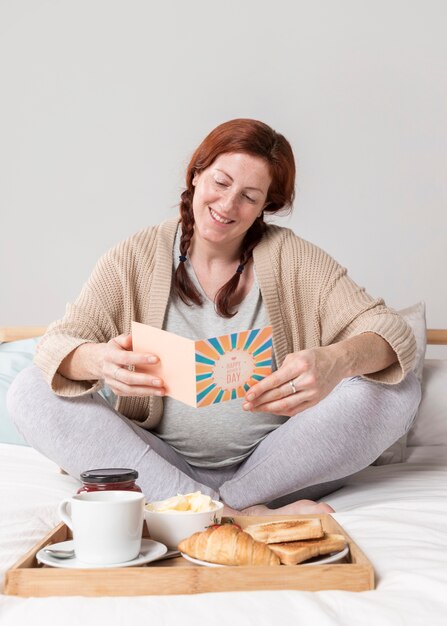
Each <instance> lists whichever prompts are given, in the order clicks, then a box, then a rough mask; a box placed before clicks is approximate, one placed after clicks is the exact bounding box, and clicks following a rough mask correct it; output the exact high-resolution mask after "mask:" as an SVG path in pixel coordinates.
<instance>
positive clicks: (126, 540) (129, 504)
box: [59, 491, 144, 565]
mask: <svg viewBox="0 0 447 626" xmlns="http://www.w3.org/2000/svg"><path fill="white" fill-rule="evenodd" d="M69 510H70V512H69ZM59 516H60V518H61V520H62V521H63V522H65V523H66V524H67V526H68V527H69V528H70V529H71V531H72V533H73V543H74V550H75V554H76V558H78V559H79V560H80V561H83V562H84V563H95V564H98V565H111V564H113V563H124V562H125V561H130V560H132V559H134V558H136V557H137V556H138V554H139V552H140V549H141V535H142V530H143V519H144V495H143V494H142V493H136V492H134V491H92V492H84V493H79V494H77V495H75V496H72V497H71V498H66V499H65V500H63V501H62V502H61V503H60V505H59Z"/></svg>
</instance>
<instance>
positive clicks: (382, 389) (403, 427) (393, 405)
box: [353, 372, 421, 436]
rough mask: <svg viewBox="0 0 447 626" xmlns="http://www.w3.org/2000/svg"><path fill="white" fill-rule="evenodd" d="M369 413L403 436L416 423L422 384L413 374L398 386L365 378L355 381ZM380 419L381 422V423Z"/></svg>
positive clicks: (409, 374)
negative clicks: (392, 426) (393, 427)
mask: <svg viewBox="0 0 447 626" xmlns="http://www.w3.org/2000/svg"><path fill="white" fill-rule="evenodd" d="M353 382H354V384H355V385H356V386H357V390H358V392H359V393H360V396H361V397H362V398H363V402H362V404H363V406H364V409H365V410H366V412H367V413H369V414H370V415H371V416H372V415H374V416H375V417H376V419H377V418H379V416H380V415H381V416H382V418H383V419H384V420H385V422H386V423H387V424H388V425H390V424H393V425H394V426H395V427H396V431H399V434H398V436H401V435H403V434H404V433H405V432H407V430H409V428H410V427H411V424H412V423H413V421H414V418H415V415H416V412H417V410H418V407H419V403H420V401H421V384H420V382H419V381H418V379H417V378H416V376H415V374H414V373H413V372H409V373H408V374H407V376H406V377H405V378H404V380H403V381H401V382H400V383H397V384H396V385H386V384H383V383H376V382H373V381H370V380H368V379H365V378H356V379H353ZM380 421H381V420H380V418H379V422H380Z"/></svg>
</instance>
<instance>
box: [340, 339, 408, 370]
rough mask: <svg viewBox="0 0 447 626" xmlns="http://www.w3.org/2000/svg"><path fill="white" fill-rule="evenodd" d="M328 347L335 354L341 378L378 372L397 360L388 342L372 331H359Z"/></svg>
mask: <svg viewBox="0 0 447 626" xmlns="http://www.w3.org/2000/svg"><path fill="white" fill-rule="evenodd" d="M328 347H329V348H331V349H332V350H333V352H334V354H335V358H336V362H337V367H338V368H339V372H340V374H342V378H349V377H352V376H362V375H364V374H372V373H374V372H379V371H381V370H383V369H386V368H387V367H389V366H390V365H392V364H393V363H395V362H396V361H397V356H396V353H395V352H394V350H393V349H392V347H391V346H390V344H389V343H388V342H387V341H385V339H383V338H382V337H381V336H380V335H377V334H376V333H373V332H365V333H361V334H360V335H356V336H355V337H350V338H349V339H345V340H343V341H340V342H338V343H334V344H332V345H331V346H328Z"/></svg>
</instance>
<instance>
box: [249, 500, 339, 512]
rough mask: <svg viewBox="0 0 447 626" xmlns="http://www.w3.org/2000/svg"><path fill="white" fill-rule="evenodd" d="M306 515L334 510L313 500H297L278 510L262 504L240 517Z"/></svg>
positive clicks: (251, 507) (250, 507) (252, 507)
mask: <svg viewBox="0 0 447 626" xmlns="http://www.w3.org/2000/svg"><path fill="white" fill-rule="evenodd" d="M306 513H334V509H333V508H332V507H331V506H329V504H326V503H325V502H321V503H318V502H314V501H313V500H297V501H296V502H292V503H291V504H286V505H285V506H281V507H279V509H269V508H268V507H266V506H264V505H263V504H256V505H255V506H249V507H248V508H246V509H243V510H242V511H241V513H240V514H241V515H300V514H306Z"/></svg>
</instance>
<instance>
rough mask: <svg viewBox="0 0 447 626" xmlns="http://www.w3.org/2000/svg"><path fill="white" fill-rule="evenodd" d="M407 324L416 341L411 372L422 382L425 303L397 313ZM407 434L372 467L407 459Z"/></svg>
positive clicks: (419, 303)
mask: <svg viewBox="0 0 447 626" xmlns="http://www.w3.org/2000/svg"><path fill="white" fill-rule="evenodd" d="M397 313H399V315H401V316H402V317H403V318H404V320H405V321H406V322H407V324H408V325H409V326H411V329H412V331H413V333H414V337H415V339H416V359H415V362H414V365H413V371H414V373H415V375H416V377H417V379H418V380H419V382H422V373H423V369H424V359H425V350H426V347H427V325H426V321H425V302H418V303H417V304H414V305H413V306H410V307H408V308H406V309H402V310H401V311H397ZM406 451H407V434H405V435H403V436H402V437H401V438H400V439H398V440H397V441H395V442H394V443H393V445H391V446H390V447H389V448H387V449H386V450H385V451H384V452H382V454H381V455H380V456H379V458H378V459H376V460H375V461H374V463H373V465H390V464H391V463H403V462H404V461H405V460H406V458H407V452H406Z"/></svg>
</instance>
